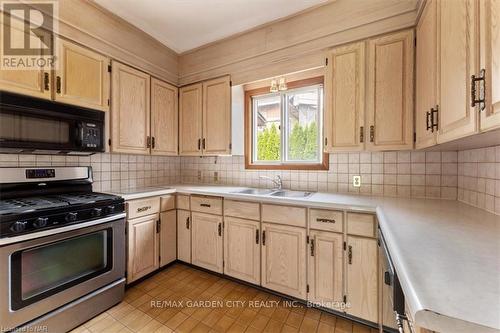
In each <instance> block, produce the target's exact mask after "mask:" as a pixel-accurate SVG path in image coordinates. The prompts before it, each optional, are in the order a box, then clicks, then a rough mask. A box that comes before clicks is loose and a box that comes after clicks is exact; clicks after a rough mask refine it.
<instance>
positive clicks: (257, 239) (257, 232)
mask: <svg viewBox="0 0 500 333" xmlns="http://www.w3.org/2000/svg"><path fill="white" fill-rule="evenodd" d="M255 244H259V229H256V230H255Z"/></svg>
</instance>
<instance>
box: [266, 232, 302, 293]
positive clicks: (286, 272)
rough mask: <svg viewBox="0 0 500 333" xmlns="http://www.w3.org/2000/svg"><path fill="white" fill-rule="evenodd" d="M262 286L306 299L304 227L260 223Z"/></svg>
mask: <svg viewBox="0 0 500 333" xmlns="http://www.w3.org/2000/svg"><path fill="white" fill-rule="evenodd" d="M261 264H262V273H261V274H262V279H261V283H262V286H263V287H265V288H269V289H272V290H275V291H278V292H280V293H284V294H287V295H290V296H293V297H297V298H300V299H306V297H307V294H306V230H305V229H304V228H298V227H289V226H284V225H274V224H271V223H262V262H261Z"/></svg>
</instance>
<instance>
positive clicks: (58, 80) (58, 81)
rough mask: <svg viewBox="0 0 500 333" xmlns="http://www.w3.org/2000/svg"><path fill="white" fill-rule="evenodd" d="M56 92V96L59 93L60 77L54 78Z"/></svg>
mask: <svg viewBox="0 0 500 333" xmlns="http://www.w3.org/2000/svg"><path fill="white" fill-rule="evenodd" d="M56 92H57V93H58V94H60V93H61V77H60V76H58V77H56Z"/></svg>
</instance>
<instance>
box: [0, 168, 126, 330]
mask: <svg viewBox="0 0 500 333" xmlns="http://www.w3.org/2000/svg"><path fill="white" fill-rule="evenodd" d="M124 218H125V213H124V202H123V199H122V198H120V197H117V196H113V195H109V194H103V193H96V192H92V170H91V168H90V167H47V168H0V330H1V331H9V330H14V329H18V330H36V331H47V332H51V333H52V332H67V331H68V330H70V329H72V328H74V327H76V326H78V325H80V324H81V323H83V322H85V321H87V320H88V319H90V318H92V317H93V316H95V315H97V314H99V313H100V312H103V311H105V310H106V309H107V308H109V307H111V306H113V305H114V304H116V303H118V302H120V301H121V300H122V299H123V294H124V287H125V219H124Z"/></svg>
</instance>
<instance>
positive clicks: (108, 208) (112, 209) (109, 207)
mask: <svg viewBox="0 0 500 333" xmlns="http://www.w3.org/2000/svg"><path fill="white" fill-rule="evenodd" d="M106 211H107V212H108V214H113V213H114V212H115V206H108V207H107V208H106Z"/></svg>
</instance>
